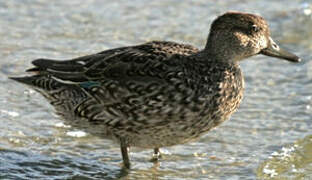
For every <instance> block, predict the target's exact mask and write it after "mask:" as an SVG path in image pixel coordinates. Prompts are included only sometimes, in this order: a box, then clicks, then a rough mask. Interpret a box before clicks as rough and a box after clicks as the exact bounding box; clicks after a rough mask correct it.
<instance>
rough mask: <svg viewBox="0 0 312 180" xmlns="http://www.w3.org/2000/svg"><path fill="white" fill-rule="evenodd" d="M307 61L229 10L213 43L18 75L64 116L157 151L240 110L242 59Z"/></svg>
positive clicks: (252, 19) (258, 22)
mask: <svg viewBox="0 0 312 180" xmlns="http://www.w3.org/2000/svg"><path fill="white" fill-rule="evenodd" d="M259 54H262V55H266V56H271V57H275V58H279V59H284V60H287V61H290V62H300V61H301V59H300V58H299V57H298V56H296V55H295V54H292V53H290V52H288V51H286V50H284V49H282V48H281V47H279V46H278V45H277V44H276V43H275V42H274V41H273V39H272V38H271V36H270V30H269V27H268V24H267V22H266V21H265V19H264V18H262V17H261V16H259V15H255V14H251V13H244V12H233V11H231V12H226V13H225V14H222V15H220V16H218V17H217V18H216V19H215V20H214V21H213V23H212V25H211V28H210V31H209V34H208V38H207V41H206V44H205V46H204V47H203V48H202V49H199V48H196V47H194V46H192V45H188V44H182V43H176V42H171V41H151V42H146V43H143V44H139V45H133V46H126V47H119V48H114V49H108V50H104V51H102V52H99V53H96V54H92V55H86V56H82V57H77V58H73V59H68V60H53V59H45V58H41V59H36V60H34V61H32V64H33V67H31V68H30V69H27V70H26V72H28V73H31V75H27V76H22V77H10V78H11V79H13V80H15V81H17V82H20V83H23V84H26V85H28V86H30V87H31V88H32V89H34V90H36V91H37V92H39V93H40V94H42V95H43V96H44V97H45V98H46V99H47V101H48V102H49V103H50V104H51V105H52V106H53V107H54V109H55V112H56V114H58V115H59V116H60V117H61V118H62V119H64V121H65V122H66V123H67V124H69V125H71V126H72V127H75V128H79V129H81V130H84V131H86V132H88V133H90V134H92V135H95V136H99V137H102V138H103V139H110V140H112V141H114V142H116V143H117V144H119V145H120V150H121V155H122V160H123V165H124V167H126V168H130V159H129V155H128V153H129V148H130V147H139V148H145V149H153V150H154V154H153V158H152V159H153V160H155V161H157V160H158V159H159V158H160V148H162V147H167V146H174V145H178V144H184V143H188V142H190V141H194V140H196V139H198V138H199V137H200V136H202V135H203V134H206V133H207V132H208V131H210V130H211V129H213V128H215V127H217V126H218V125H220V124H221V123H222V122H224V121H226V120H228V119H229V118H230V116H231V115H232V114H233V113H234V112H235V111H236V110H237V109H238V107H239V105H240V103H241V101H242V99H243V92H244V77H243V74H242V71H241V69H240V66H239V64H240V62H241V61H242V60H244V59H247V58H249V57H251V56H255V55H259Z"/></svg>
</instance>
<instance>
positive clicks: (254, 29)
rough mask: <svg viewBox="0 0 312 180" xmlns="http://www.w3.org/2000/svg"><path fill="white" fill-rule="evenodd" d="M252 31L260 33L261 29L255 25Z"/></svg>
mask: <svg viewBox="0 0 312 180" xmlns="http://www.w3.org/2000/svg"><path fill="white" fill-rule="evenodd" d="M251 30H252V31H253V32H258V31H260V28H259V27H258V26H257V25H255V24H254V25H252V26H251Z"/></svg>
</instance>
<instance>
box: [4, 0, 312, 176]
mask: <svg viewBox="0 0 312 180" xmlns="http://www.w3.org/2000/svg"><path fill="white" fill-rule="evenodd" d="M228 10H239V11H248V12H253V13H258V14H261V15H262V16H264V17H265V18H266V19H267V20H268V21H269V24H270V27H271V30H272V36H273V37H274V39H275V40H276V41H277V42H279V43H280V44H283V45H282V46H283V47H285V48H287V49H290V50H291V51H292V52H294V53H296V54H298V55H299V56H301V57H302V58H303V59H304V62H302V63H300V64H291V63H288V62H286V61H280V60H277V59H273V58H269V57H264V56H257V57H253V58H250V59H249V60H247V61H244V62H242V69H243V72H244V74H245V79H246V90H245V97H244V100H243V103H242V105H241V107H240V109H239V111H238V112H237V113H235V114H234V115H233V116H232V118H231V120H230V121H227V122H225V123H224V124H222V125H221V126H220V127H218V128H217V129H215V130H213V131H211V132H209V133H208V134H207V135H205V136H203V137H202V138H200V139H199V141H196V142H193V143H188V144H185V145H179V146H174V147H168V148H163V149H162V151H163V158H162V160H161V161H160V162H159V164H153V163H151V162H149V161H148V160H149V158H150V157H151V154H152V151H151V150H141V149H131V154H130V156H131V161H132V164H133V166H132V168H131V170H130V171H124V170H122V169H121V166H120V163H121V156H120V152H119V146H118V145H117V144H114V143H112V142H111V141H109V140H105V139H100V138H98V137H94V136H92V135H89V134H83V132H80V131H79V130H77V129H72V128H70V127H66V126H65V125H63V124H62V123H61V122H62V121H61V120H60V119H59V118H58V117H56V116H55V115H54V114H53V108H52V107H51V106H50V105H49V104H48V103H47V102H46V101H45V100H44V99H43V98H42V97H41V96H40V95H39V94H37V93H35V92H34V91H32V90H30V89H28V88H27V87H25V86H23V85H21V84H18V83H16V82H13V81H11V80H8V79H7V76H9V75H17V74H18V75H21V74H23V71H24V69H26V68H28V67H30V62H31V60H33V59H36V58H39V57H49V58H55V59H66V58H72V57H77V56H81V55H86V54H91V53H96V52H99V51H102V50H104V49H107V48H113V47H118V46H125V45H132V44H137V43H142V42H145V41H148V40H174V41H178V42H187V43H190V44H194V45H196V46H197V47H202V46H203V45H204V43H205V40H206V36H207V33H208V29H209V25H210V23H211V21H212V20H213V19H214V18H215V17H216V16H217V15H219V14H221V13H223V12H225V11H228ZM311 28H312V2H311V1H308V0H287V1H283V3H281V1H277V0H276V1H272V0H254V1H246V0H229V1H206V0H196V1H180V0H171V1H169V0H168V1H153V2H150V1H145V0H133V1H125V0H123V1H122V0H119V1H108V0H105V1H104V0H103V1H100V0H77V1H60V0H57V1H48V0H25V1H18V0H12V1H0V42H1V43H0V57H1V58H2V59H1V62H0V73H1V75H0V82H1V84H2V85H1V86H0V93H1V96H0V124H1V131H0V179H30V178H37V179H79V178H80V179H116V178H120V179H234V180H235V179H257V178H258V179H271V178H273V179H274V178H276V179H310V178H312V154H311V151H312V150H311V148H312V143H311V142H312V141H311V135H312V132H311V129H312V121H311V120H312V115H311V113H312V93H311V89H312V62H311V61H310V59H311V55H310V54H311V51H312V33H311V32H312V31H311Z"/></svg>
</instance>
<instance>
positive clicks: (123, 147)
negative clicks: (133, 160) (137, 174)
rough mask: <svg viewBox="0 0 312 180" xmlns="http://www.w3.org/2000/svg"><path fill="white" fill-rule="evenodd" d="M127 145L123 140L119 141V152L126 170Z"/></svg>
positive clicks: (127, 164) (127, 160)
mask: <svg viewBox="0 0 312 180" xmlns="http://www.w3.org/2000/svg"><path fill="white" fill-rule="evenodd" d="M128 148H129V147H128V145H127V143H126V141H125V140H124V139H120V150H121V155H122V159H123V164H124V166H125V167H126V168H130V160H129V155H128Z"/></svg>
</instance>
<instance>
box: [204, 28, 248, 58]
mask: <svg viewBox="0 0 312 180" xmlns="http://www.w3.org/2000/svg"><path fill="white" fill-rule="evenodd" d="M231 37H232V36H226V35H225V34H223V33H222V32H216V31H214V32H210V34H209V36H208V39H207V43H206V46H205V48H204V50H203V51H204V52H205V53H206V54H207V56H208V57H209V58H210V59H212V60H214V61H219V62H223V61H225V62H232V63H235V64H236V63H237V62H239V61H240V60H241V59H243V57H242V56H241V53H240V52H241V51H242V49H239V48H235V47H239V46H230V44H232V45H235V44H236V43H237V42H236V41H237V40H236V39H235V38H231ZM229 42H230V43H229Z"/></svg>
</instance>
